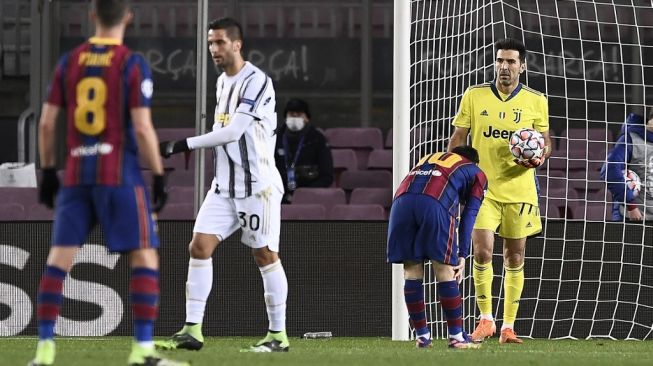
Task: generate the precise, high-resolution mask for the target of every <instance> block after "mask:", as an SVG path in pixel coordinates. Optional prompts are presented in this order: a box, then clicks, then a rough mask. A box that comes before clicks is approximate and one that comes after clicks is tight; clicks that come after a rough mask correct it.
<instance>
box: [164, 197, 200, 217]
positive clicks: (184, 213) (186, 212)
mask: <svg viewBox="0 0 653 366" xmlns="http://www.w3.org/2000/svg"><path fill="white" fill-rule="evenodd" d="M158 216H159V220H193V219H194V218H195V206H194V204H193V202H192V201H191V202H190V203H168V204H166V206H165V207H164V208H163V210H161V212H159V215H158Z"/></svg>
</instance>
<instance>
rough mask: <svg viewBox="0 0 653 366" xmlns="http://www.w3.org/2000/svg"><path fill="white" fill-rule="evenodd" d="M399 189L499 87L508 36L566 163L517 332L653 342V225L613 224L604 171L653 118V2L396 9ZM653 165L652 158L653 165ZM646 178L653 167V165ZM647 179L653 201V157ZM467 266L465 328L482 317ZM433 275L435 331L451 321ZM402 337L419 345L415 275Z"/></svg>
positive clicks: (498, 285) (555, 178)
mask: <svg viewBox="0 0 653 366" xmlns="http://www.w3.org/2000/svg"><path fill="white" fill-rule="evenodd" d="M394 19H395V23H394V37H395V39H394V53H395V54H394V62H395V64H394V79H393V81H394V93H393V96H394V105H393V107H394V111H393V118H394V120H393V131H394V132H393V133H394V142H393V146H394V165H393V174H394V184H395V188H396V186H397V184H398V183H399V182H400V181H401V179H402V178H403V176H404V175H405V174H406V172H407V171H408V169H409V168H410V167H411V166H412V165H413V164H414V163H416V161H417V159H419V157H421V156H423V155H425V154H427V153H431V152H436V151H443V150H444V149H446V147H447V142H448V138H449V136H451V133H452V126H451V120H452V118H453V116H454V115H455V113H456V111H457V109H458V105H459V103H460V98H461V97H462V94H463V92H464V91H465V89H466V88H467V87H469V86H470V85H475V84H480V83H483V82H487V81H490V80H492V79H493V74H494V71H493V70H494V69H493V66H494V58H495V53H494V52H495V51H494V49H493V44H494V42H495V41H496V40H498V39H501V38H507V37H510V38H516V39H519V40H521V41H523V42H524V43H525V45H526V48H527V49H528V57H527V59H526V63H527V70H526V72H525V73H524V74H523V75H522V80H521V81H522V82H523V83H525V84H526V85H528V86H530V87H531V88H533V89H536V90H539V91H542V92H543V93H545V94H546V95H547V97H548V100H549V112H550V127H551V130H550V133H551V135H552V139H553V143H554V152H553V156H552V158H551V159H549V160H548V161H547V163H546V164H545V166H543V167H541V168H539V169H538V170H537V176H538V180H539V184H540V186H541V187H540V188H541V191H540V211H541V213H542V217H543V223H544V230H543V232H542V233H541V234H540V235H538V236H537V237H535V238H530V239H529V240H528V242H527V245H526V246H527V248H526V263H525V286H524V291H523V294H522V298H521V301H520V309H519V313H518V315H517V321H516V323H515V326H516V331H517V333H518V334H519V335H520V336H522V337H532V338H553V339H558V338H570V339H578V338H600V337H605V338H612V339H651V338H653V331H652V326H653V227H651V225H650V224H648V225H643V224H641V223H632V222H627V221H626V222H624V221H623V220H621V221H613V220H612V214H611V209H612V195H611V193H610V191H609V189H608V188H607V185H606V182H605V180H604V179H602V178H601V177H600V173H599V170H600V168H601V166H602V165H603V163H604V162H605V161H606V159H607V154H608V153H609V151H610V149H612V148H613V147H614V145H615V141H616V140H617V138H618V137H619V135H620V133H621V132H620V131H621V128H622V125H623V124H624V121H625V119H626V116H627V115H628V114H629V113H637V114H640V115H644V114H645V113H646V111H647V107H648V108H650V107H652V106H653V4H652V2H651V1H650V0H576V1H571V0H558V1H545V0H529V1H519V0H465V1H445V0H433V1H424V0H410V1H409V0H395V17H394ZM652 156H653V154H652ZM645 168H646V167H645ZM647 169H648V170H647V171H648V173H647V174H645V176H642V177H640V178H641V180H642V192H644V193H645V194H647V197H651V196H653V159H651V161H649V166H648V168H647ZM501 243H502V241H501V239H500V238H498V237H497V240H496V241H495V251H494V260H493V264H494V273H495V278H494V283H493V296H494V302H493V310H494V314H495V316H496V317H497V320H498V322H499V323H498V325H500V323H501V320H502V319H501V318H502V309H503V283H502V278H503V266H502V254H501ZM471 262H472V261H471V260H468V261H467V263H468V268H467V271H466V278H465V279H464V281H463V284H462V287H461V292H462V295H463V306H464V327H465V330H467V331H469V332H471V330H473V328H474V325H475V321H476V316H477V315H478V314H477V309H476V304H475V301H474V300H475V299H474V289H473V282H472V278H471V266H470V264H471ZM430 269H431V268H430V266H428V265H427V271H425V273H426V274H425V279H424V280H425V281H424V286H425V294H426V302H427V303H426V308H427V318H428V323H429V326H430V328H431V333H432V334H433V335H434V337H446V334H447V333H446V322H445V321H444V319H443V314H442V310H441V308H440V305H439V303H438V301H437V298H436V294H435V279H434V278H433V276H432V274H431V271H430ZM392 293H393V299H392V304H393V322H392V338H393V339H395V340H406V339H409V338H411V337H412V332H411V330H410V327H409V325H408V314H407V311H406V308H405V306H404V305H403V301H404V300H403V276H402V272H401V269H400V267H398V266H397V265H395V266H394V268H393V292H392Z"/></svg>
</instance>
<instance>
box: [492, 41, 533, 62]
mask: <svg viewBox="0 0 653 366" xmlns="http://www.w3.org/2000/svg"><path fill="white" fill-rule="evenodd" d="M494 49H495V52H499V50H515V51H517V52H519V60H520V61H521V62H525V61H526V46H524V44H523V43H522V42H521V41H518V40H516V39H514V38H505V39H500V40H498V41H496V42H495V43H494Z"/></svg>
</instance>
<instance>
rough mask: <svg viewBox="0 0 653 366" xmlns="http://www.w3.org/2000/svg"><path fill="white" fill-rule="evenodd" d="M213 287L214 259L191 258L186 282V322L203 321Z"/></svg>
mask: <svg viewBox="0 0 653 366" xmlns="http://www.w3.org/2000/svg"><path fill="white" fill-rule="evenodd" d="M211 287H213V259H212V258H208V259H195V258H191V259H190V261H189V263H188V279H187V282H186V322H187V323H202V321H203V319H204V309H205V308H206V300H207V299H208V298H209V294H210V293H211Z"/></svg>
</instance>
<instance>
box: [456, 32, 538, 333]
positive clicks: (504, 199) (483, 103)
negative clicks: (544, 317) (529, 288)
mask: <svg viewBox="0 0 653 366" xmlns="http://www.w3.org/2000/svg"><path fill="white" fill-rule="evenodd" d="M495 49H496V55H497V56H496V61H495V71H496V78H495V80H493V81H491V82H489V83H485V84H480V85H474V86H471V87H469V88H468V89H467V90H466V91H465V94H464V95H463V98H462V101H461V103H460V109H459V111H458V114H457V115H456V117H455V118H454V121H453V125H454V126H455V130H454V133H453V135H452V136H451V140H450V143H449V151H451V149H453V148H455V147H456V146H460V145H465V144H466V143H467V135H468V134H471V140H472V143H471V145H472V146H473V147H474V148H475V149H477V150H478V152H479V157H480V163H479V167H480V168H481V169H482V170H483V171H484V172H485V173H486V175H487V179H488V189H489V190H488V192H487V194H486V196H485V200H484V201H483V204H482V205H481V208H480V211H479V213H478V217H477V219H476V223H475V225H474V230H473V233H472V243H473V250H474V266H473V271H472V273H473V276H474V288H475V290H476V303H477V304H478V307H479V309H480V312H481V318H480V321H479V323H478V325H477V326H476V329H475V330H474V333H472V339H473V340H474V341H475V342H482V341H483V340H484V339H485V338H487V337H490V336H492V335H494V333H495V332H496V325H495V323H494V317H493V314H492V277H493V275H494V273H493V269H492V252H493V247H494V234H495V232H498V233H499V235H500V236H501V237H502V238H503V264H504V267H505V271H506V276H505V280H504V291H505V301H504V309H503V310H504V312H503V326H502V328H501V336H500V338H499V342H500V343H522V341H521V340H520V339H519V338H517V335H516V334H515V331H514V328H513V327H514V323H515V318H516V317H517V309H518V308H519V299H520V297H521V293H522V289H523V287H524V249H525V247H526V238H527V237H529V236H531V235H535V234H537V233H539V232H541V231H542V223H541V221H540V212H539V207H538V194H537V189H536V183H535V169H532V168H536V167H538V166H540V165H541V164H543V163H544V160H545V158H546V157H548V156H549V155H550V154H551V139H550V137H549V132H548V131H549V116H548V111H549V109H548V105H547V99H546V97H545V96H544V95H543V94H542V93H540V92H538V91H535V90H533V89H530V88H528V87H527V86H525V85H523V84H522V83H520V82H519V76H520V75H521V73H523V72H524V70H525V69H526V63H525V58H526V47H525V46H524V45H523V44H522V43H521V42H519V41H517V40H514V39H503V40H500V41H497V42H496V43H495ZM520 128H533V129H535V130H537V131H539V132H540V133H541V134H542V136H543V137H544V141H545V143H546V147H545V155H544V156H543V157H542V158H533V159H531V160H528V161H517V160H515V159H514V158H513V156H512V154H511V153H510V149H509V147H508V140H509V137H510V135H511V134H512V132H513V131H516V130H518V129H520Z"/></svg>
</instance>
